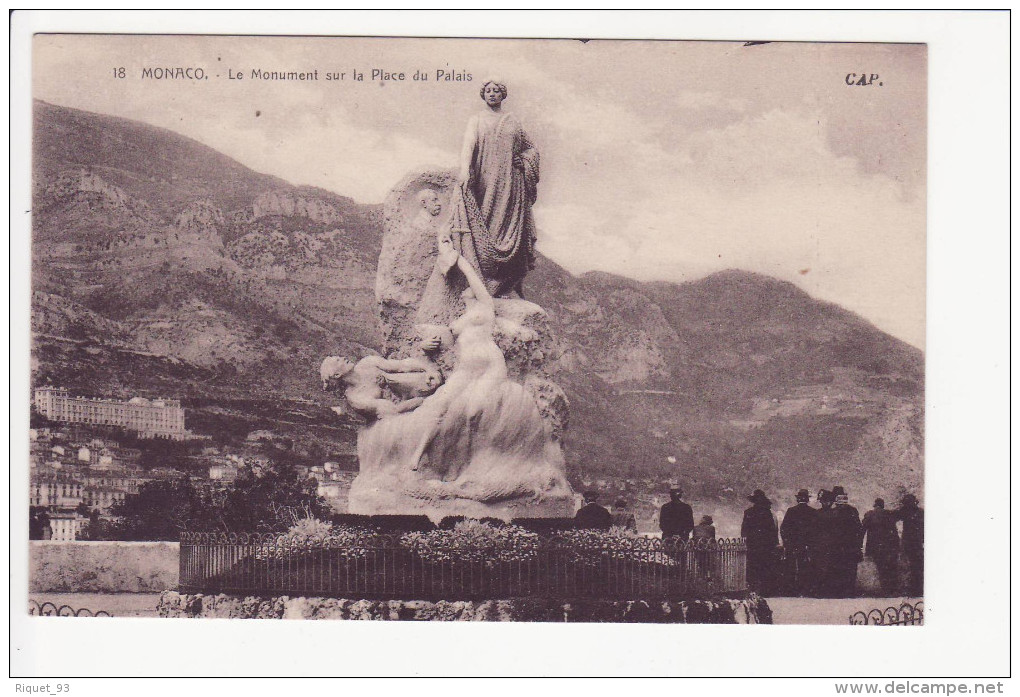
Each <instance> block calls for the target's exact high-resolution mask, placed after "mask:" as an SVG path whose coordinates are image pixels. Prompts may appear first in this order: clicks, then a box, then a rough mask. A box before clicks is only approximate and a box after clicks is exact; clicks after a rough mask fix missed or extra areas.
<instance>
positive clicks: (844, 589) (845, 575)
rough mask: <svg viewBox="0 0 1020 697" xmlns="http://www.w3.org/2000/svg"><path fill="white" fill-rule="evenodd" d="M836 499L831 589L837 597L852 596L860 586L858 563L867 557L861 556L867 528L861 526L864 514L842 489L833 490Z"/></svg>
mask: <svg viewBox="0 0 1020 697" xmlns="http://www.w3.org/2000/svg"><path fill="white" fill-rule="evenodd" d="M832 493H833V496H834V497H835V499H836V502H835V506H834V507H833V509H832V510H833V511H834V522H833V529H832V530H831V533H832V540H833V544H834V545H835V546H834V549H833V560H832V561H833V565H832V567H831V571H832V573H833V577H832V588H833V590H835V591H836V596H835V597H837V598H850V597H853V595H854V592H855V586H856V585H857V564H858V563H860V561H861V559H863V558H864V555H863V554H861V542H862V541H863V535H864V529H863V528H862V527H861V515H860V513H858V512H857V509H856V508H854V507H853V506H851V505H850V497H849V496H848V495H847V493H846V490H844V489H843V487H841V486H836V487H833V488H832Z"/></svg>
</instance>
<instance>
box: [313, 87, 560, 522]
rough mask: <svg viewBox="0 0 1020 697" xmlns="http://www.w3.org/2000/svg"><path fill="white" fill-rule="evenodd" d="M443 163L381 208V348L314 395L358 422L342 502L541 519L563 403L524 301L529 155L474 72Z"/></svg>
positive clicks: (514, 123)
mask: <svg viewBox="0 0 1020 697" xmlns="http://www.w3.org/2000/svg"><path fill="white" fill-rule="evenodd" d="M480 95H481V98H482V101H483V102H484V107H483V108H482V110H481V111H480V113H478V114H476V115H475V116H472V117H471V119H470V120H469V122H468V126H467V130H466V132H465V134H464V145H463V148H462V149H461V155H460V163H459V164H460V166H459V169H458V170H457V171H456V172H453V171H446V170H427V171H422V172H415V173H412V174H410V175H409V176H407V177H405V178H404V180H403V181H402V182H400V183H399V184H398V185H397V186H396V187H395V188H394V189H393V190H392V191H391V193H390V195H389V196H388V197H387V199H386V203H385V206H384V208H385V216H386V223H385V233H384V236H383V249H382V252H381V254H380V258H379V266H378V272H377V276H376V300H377V301H378V306H379V315H380V324H381V327H382V330H383V355H382V356H378V355H371V356H366V357H364V358H362V359H361V360H360V361H358V362H354V361H352V360H350V359H347V358H341V357H337V356H331V357H328V358H326V359H325V360H324V361H323V363H322V367H321V377H322V381H323V388H324V389H327V390H335V391H337V392H339V393H341V394H342V395H343V397H344V402H345V403H344V405H343V406H341V407H337V411H348V410H349V411H351V412H354V413H355V414H358V415H359V416H360V417H362V418H363V419H364V425H363V426H362V427H361V429H360V431H359V434H358V461H359V469H360V471H359V474H358V477H357V478H356V479H355V480H354V483H353V484H352V487H351V492H350V499H349V510H350V512H351V513H362V514H383V513H388V514H394V513H397V514H425V515H428V516H429V517H431V518H433V519H434V520H438V519H440V518H442V517H444V516H448V515H464V516H468V517H475V518H478V517H486V516H491V517H497V518H503V519H510V518H513V517H555V516H569V515H573V512H574V495H573V491H572V490H571V488H570V485H569V484H568V483H567V481H566V478H565V476H564V458H563V446H562V435H563V431H564V429H565V428H566V425H567V413H568V409H567V401H566V397H565V396H564V394H563V392H562V390H560V388H559V387H558V386H557V385H556V384H555V383H554V382H553V381H551V380H550V379H549V376H548V373H547V367H548V365H547V364H548V357H549V356H550V353H551V352H552V351H553V350H554V346H553V343H554V342H553V338H552V336H551V334H550V332H549V328H548V319H547V317H546V314H545V312H544V310H542V308H541V307H539V306H538V305H536V304H534V303H531V302H528V301H526V300H525V299H524V289H523V281H524V278H525V275H526V274H527V273H528V271H530V270H531V269H532V268H533V267H534V257H535V224H534V220H533V218H532V214H531V207H532V204H534V202H535V200H536V196H537V190H538V179H539V155H538V151H537V149H536V148H535V146H534V145H533V144H532V142H531V141H530V139H529V138H528V136H527V134H526V133H525V131H524V129H523V128H522V126H521V124H520V122H519V121H518V120H517V118H516V117H514V116H513V115H512V114H510V113H507V112H506V111H505V110H504V109H503V102H504V101H505V100H506V98H507V96H508V95H507V89H506V86H505V85H504V84H503V83H502V82H501V81H497V80H488V81H486V82H485V83H484V84H483V86H482V88H481V92H480Z"/></svg>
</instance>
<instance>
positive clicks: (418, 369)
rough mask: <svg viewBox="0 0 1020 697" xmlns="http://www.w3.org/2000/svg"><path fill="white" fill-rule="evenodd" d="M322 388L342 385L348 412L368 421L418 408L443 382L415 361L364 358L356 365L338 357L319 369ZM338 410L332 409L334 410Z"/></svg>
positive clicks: (426, 365)
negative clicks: (387, 393) (395, 399)
mask: <svg viewBox="0 0 1020 697" xmlns="http://www.w3.org/2000/svg"><path fill="white" fill-rule="evenodd" d="M319 374H320V377H321V378H322V389H324V390H330V389H332V388H335V387H337V386H338V385H342V386H343V388H344V397H345V398H346V399H347V403H348V404H349V405H350V407H351V409H353V410H354V411H355V412H357V413H358V414H360V415H361V416H363V417H365V418H366V419H368V420H369V421H375V420H377V419H384V418H387V417H390V416H395V415H397V414H403V413H405V412H408V411H411V410H413V409H416V408H417V407H419V406H420V405H421V404H422V402H423V401H424V399H425V397H426V396H428V395H429V394H431V393H432V392H434V391H435V389H436V388H437V387H438V386H439V384H440V383H441V382H442V375H441V374H440V372H439V371H438V370H437V369H436V368H435V367H434V366H432V365H430V364H429V363H428V362H427V361H425V360H422V359H418V358H404V359H400V360H393V359H388V358H383V357H382V356H365V357H364V358H362V359H361V360H360V361H358V362H357V363H354V362H353V361H351V360H350V359H347V358H342V357H340V356H329V357H328V358H326V359H325V360H323V362H322V366H321V368H320V370H319ZM384 386H385V387H389V388H390V390H391V391H392V392H393V393H394V394H395V395H396V396H397V397H399V398H400V400H401V401H399V402H393V401H391V400H389V399H386V397H385V396H384V394H383V387H384ZM337 409H340V407H336V408H334V411H336V410H337Z"/></svg>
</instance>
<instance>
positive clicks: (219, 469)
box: [209, 462, 238, 483]
mask: <svg viewBox="0 0 1020 697" xmlns="http://www.w3.org/2000/svg"><path fill="white" fill-rule="evenodd" d="M237 472H238V468H237V465H236V464H234V463H233V462H217V463H215V464H212V465H209V479H211V480H212V481H214V482H223V483H229V482H232V481H234V480H235V479H237Z"/></svg>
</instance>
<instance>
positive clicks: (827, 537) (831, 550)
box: [808, 489, 836, 598]
mask: <svg viewBox="0 0 1020 697" xmlns="http://www.w3.org/2000/svg"><path fill="white" fill-rule="evenodd" d="M835 504H836V496H835V494H833V493H832V492H831V491H829V490H828V489H821V490H819V492H818V505H819V508H817V509H816V512H815V528H814V534H813V535H812V536H811V541H810V542H809V543H808V544H809V545H810V548H811V565H812V567H813V569H812V570H813V572H814V588H813V595H815V596H816V597H819V598H834V597H836V590H835V588H834V587H833V583H834V582H833V573H832V569H833V567H834V565H835V549H836V540H835V529H836V524H835V515H836V511H835V509H834V506H835Z"/></svg>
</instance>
